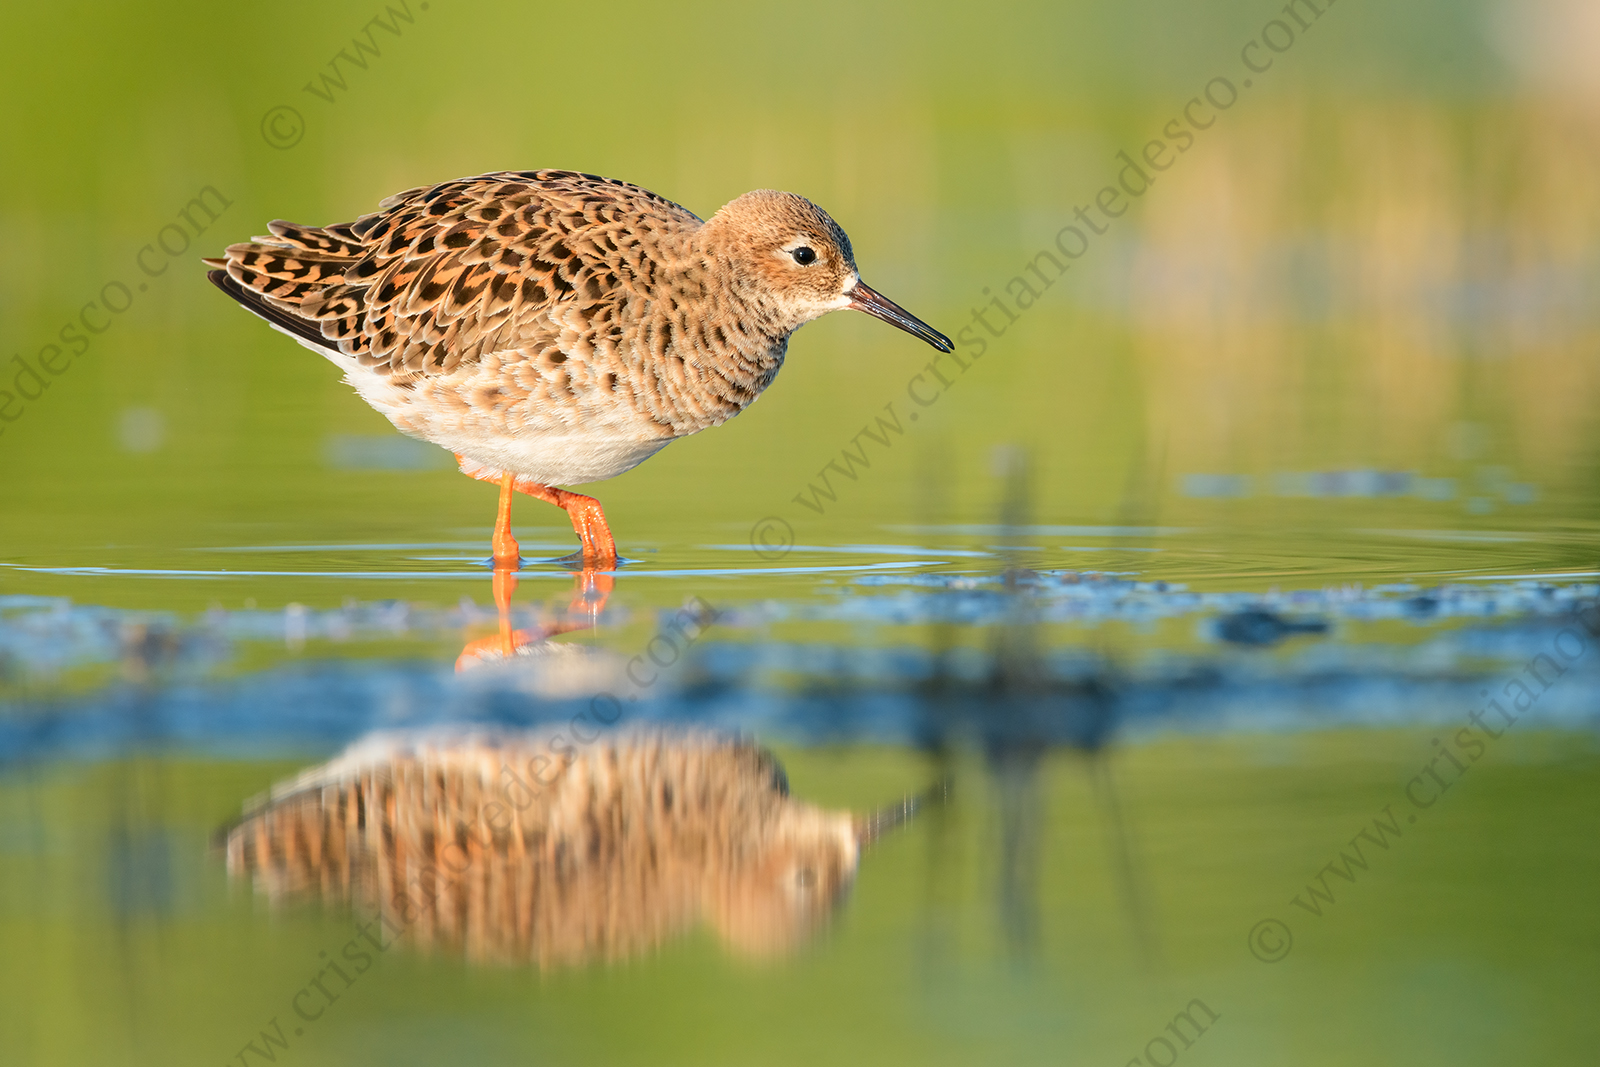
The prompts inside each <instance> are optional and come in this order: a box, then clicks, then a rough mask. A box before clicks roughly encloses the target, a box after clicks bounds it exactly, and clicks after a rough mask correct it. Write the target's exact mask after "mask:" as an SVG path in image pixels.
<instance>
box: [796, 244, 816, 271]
mask: <svg viewBox="0 0 1600 1067" xmlns="http://www.w3.org/2000/svg"><path fill="white" fill-rule="evenodd" d="M790 254H791V255H793V256H794V261H795V262H796V263H798V264H800V265H801V266H802V267H809V266H810V265H811V264H813V263H815V262H816V261H817V254H816V253H815V252H813V251H812V250H811V249H810V248H809V247H807V246H806V245H801V246H800V247H799V248H797V249H795V250H794V251H793V252H792V253H790Z"/></svg>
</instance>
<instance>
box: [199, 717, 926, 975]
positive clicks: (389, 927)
mask: <svg viewBox="0 0 1600 1067" xmlns="http://www.w3.org/2000/svg"><path fill="white" fill-rule="evenodd" d="M908 811H909V809H908V808H897V809H894V810H893V811H891V812H889V813H887V815H886V816H885V815H880V816H877V817H872V818H867V819H856V818H853V817H852V816H851V815H850V814H849V813H848V812H827V811H823V810H821V809H819V808H815V807H812V806H811V805H808V804H803V803H800V802H798V801H795V800H792V799H790V798H789V797H788V786H787V782H786V780H785V778H784V775H783V770H782V768H781V767H779V766H778V764H777V762H776V761H775V760H774V759H773V758H772V757H771V756H770V755H769V754H768V753H766V752H765V751H763V750H761V749H758V748H756V747H755V746H753V745H751V744H749V743H746V742H740V741H737V740H733V739H729V738H726V737H719V736H715V735H709V734H692V733H691V734H684V733H677V734H670V733H664V732H658V731H627V732H623V733H619V734H615V735H612V736H609V737H605V738H601V739H598V740H596V741H595V742H593V743H591V744H587V745H573V744H572V743H571V742H570V741H568V742H563V741H561V740H560V738H559V736H555V737H552V736H551V735H549V734H543V735H539V734H485V735H469V736H462V735H432V736H430V735H413V736H405V735H380V736H378V737H376V738H374V739H372V740H369V741H367V742H364V743H360V744H358V745H357V746H355V747H354V748H353V749H352V750H351V751H350V752H349V753H347V754H346V755H344V756H343V757H341V758H339V759H337V760H335V761H333V762H332V763H330V764H327V765H325V766H323V767H319V768H316V769H314V770H311V771H308V772H307V773H305V774H303V775H301V776H300V777H299V778H297V779H295V780H294V781H292V782H289V783H286V784H285V785H283V786H280V787H279V788H277V789H276V790H274V795H273V797H272V798H271V799H270V800H269V801H268V802H266V803H264V804H262V805H260V806H259V807H257V808H256V809H255V810H253V811H252V812H250V813H249V814H248V815H247V816H246V817H245V819H244V820H243V821H242V822H241V823H239V824H238V825H237V826H235V827H233V828H232V829H231V830H230V831H229V832H228V834H227V854H228V865H229V869H230V870H231V871H232V872H234V873H235V874H237V875H248V876H249V877H250V878H251V879H252V880H253V881H254V883H255V886H256V888H257V890H258V891H259V892H261V893H262V894H264V895H265V896H266V897H268V898H269V899H270V900H272V901H274V902H281V901H285V900H288V899H290V898H293V897H296V896H305V895H319V896H322V897H324V898H327V899H330V900H332V901H334V902H338V903H351V904H355V905H357V906H358V907H360V908H361V909H362V910H364V911H372V910H374V909H375V910H376V911H377V912H378V914H379V915H380V916H381V917H382V918H383V925H384V928H385V930H386V931H387V932H388V935H389V937H390V938H404V939H408V940H412V941H416V942H421V943H424V944H432V945H437V946H439V947H441V948H444V949H446V950H450V951H460V952H464V953H465V954H466V955H467V956H469V957H470V958H473V959H479V960H498V961H506V962H516V961H531V962H535V963H538V964H540V965H541V966H554V965H561V964H574V963H581V962H584V961H588V960H595V959H613V960H614V959H621V958H623V957H627V956H632V955H635V954H637V953H639V952H642V951H645V950H647V949H650V948H653V947H656V946H658V945H660V944H661V943H662V942H664V941H665V940H667V939H669V938H671V937H675V936H678V935H680V934H683V933H685V932H687V931H688V930H689V929H691V928H693V927H694V926H695V925H696V924H697V923H699V922H700V921H702V920H706V921H708V922H709V923H710V924H711V925H712V926H713V927H714V928H715V929H716V930H717V931H718V933H719V934H720V935H721V937H722V938H723V939H724V941H725V942H727V943H729V944H730V945H732V946H734V947H736V948H738V949H740V950H742V951H746V952H754V953H758V954H764V953H771V952H778V951H783V950H786V949H789V948H792V947H793V946H794V945H796V944H797V943H798V942H799V941H800V940H801V939H802V938H803V937H804V936H805V935H806V934H807V933H809V932H810V931H812V930H814V929H815V928H817V927H818V926H819V925H820V924H821V923H822V922H824V921H825V920H826V919H827V917H828V915H829V914H830V912H831V911H832V909H833V907H834V905H835V903H836V902H837V901H838V899H839V897H840V896H841V894H842V893H843V892H844V891H845V889H846V888H848V886H849V885H850V883H851V880H852V879H853V877H854V874H855V870H856V863H857V855H858V848H859V843H860V842H862V841H866V840H870V839H871V838H872V837H873V836H875V835H876V834H877V833H878V832H879V831H881V830H882V829H884V828H886V827H887V826H888V825H891V824H892V823H893V822H895V821H898V819H899V818H900V817H901V816H902V815H903V814H904V813H907V812H908Z"/></svg>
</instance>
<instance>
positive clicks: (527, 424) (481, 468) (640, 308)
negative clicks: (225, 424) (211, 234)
mask: <svg viewBox="0 0 1600 1067" xmlns="http://www.w3.org/2000/svg"><path fill="white" fill-rule="evenodd" d="M269 229H270V231H271V232H270V233H269V234H267V235H264V236H261V237H257V238H255V239H254V240H253V241H251V242H249V243H245V244H236V245H232V246H230V247H229V248H228V249H227V253H226V256H225V257H224V258H223V259H221V260H210V261H208V262H210V263H213V264H215V265H216V266H217V267H219V268H220V269H217V270H213V271H212V272H211V275H210V277H211V280H212V281H213V282H215V283H216V284H217V285H218V286H219V287H220V288H222V289H223V290H224V291H225V292H227V293H228V294H229V295H230V296H232V297H233V298H234V299H236V300H238V301H239V302H240V303H241V304H243V305H244V306H245V307H247V308H249V309H250V310H252V311H254V312H255V313H257V314H258V315H260V316H262V317H263V318H266V319H267V320H268V321H270V322H271V323H272V324H273V325H274V326H276V327H277V328H279V329H280V330H283V331H284V332H286V333H289V334H291V335H293V336H294V337H295V338H296V339H297V340H299V341H300V342H301V343H302V344H305V345H306V346H308V347H310V348H313V349H315V350H316V351H318V352H321V353H322V354H323V355H325V356H327V357H328V358H329V359H331V360H333V362H334V363H336V364H338V365H339V366H340V367H342V368H343V369H344V370H345V372H346V376H347V378H348V380H349V381H350V382H351V383H352V384H353V385H354V386H355V387H356V389H357V390H358V391H359V392H360V393H361V395H362V396H363V397H364V398H365V399H366V400H367V401H368V402H369V403H371V404H372V405H373V406H374V407H375V408H377V409H378V410H379V411H380V412H382V413H383V414H384V415H385V416H387V417H388V418H389V419H390V421H392V422H393V423H394V425H395V426H396V427H397V428H399V429H400V430H401V431H402V432H404V433H407V434H410V435H412V436H415V437H420V438H422V439H423V440H427V441H432V442H434V443H436V444H439V445H442V446H444V447H445V448H448V449H450V450H451V451H452V452H454V453H456V454H457V456H458V458H459V459H460V460H461V465H462V469H463V470H464V471H466V472H467V473H468V474H471V475H473V476H475V477H481V478H485V479H487V480H497V479H498V480H509V481H510V482H512V483H515V487H516V488H521V489H524V491H528V492H534V491H535V490H541V491H540V492H534V495H539V496H542V497H543V498H544V499H548V500H550V501H551V502H552V503H557V504H558V505H560V506H562V507H568V504H567V503H566V502H565V501H564V499H563V496H562V495H561V494H559V493H557V494H554V495H552V494H550V493H549V491H548V488H547V487H549V486H552V485H555V484H578V483H583V482H588V481H596V480H599V479H603V478H609V477H612V476H614V475H616V474H620V473H622V472H623V471H626V470H628V469H630V468H632V467H633V466H635V465H637V464H638V463H640V462H643V460H645V459H646V458H648V457H649V456H651V455H653V454H654V453H655V452H657V451H659V450H660V449H661V448H662V447H664V446H665V445H666V444H667V443H669V442H670V441H672V440H674V439H675V438H678V437H683V436H686V435H688V434H692V433H698V432H699V431H701V430H704V429H707V428H708V427H711V426H716V425H718V424H720V423H722V422H725V421H726V420H727V419H729V418H732V417H733V416H734V415H736V414H738V413H739V412H740V411H741V410H743V409H744V408H745V407H746V406H748V405H749V404H751V403H752V402H753V401H754V400H755V399H756V397H758V396H759V395H760V394H761V392H762V390H764V389H766V388H767V386H768V385H770V384H771V383H772V380H773V378H774V376H776V374H777V373H778V370H779V368H780V367H781V366H782V365H783V360H784V356H785V353H786V351H787V348H788V342H789V336H790V334H792V333H793V332H794V331H795V330H796V329H798V328H799V327H800V326H802V325H804V324H805V323H806V322H808V321H810V320H811V319H813V318H816V317H818V316H820V315H823V314H826V313H827V312H829V311H833V310H837V309H839V308H846V307H853V308H857V309H859V310H864V311H867V312H869V313H871V314H873V315H876V316H878V317H880V318H883V319H885V320H886V321H890V322H893V323H894V324H895V325H897V326H900V327H901V328H903V329H906V330H908V331H909V332H912V333H914V334H916V335H917V336H920V337H922V338H923V339H925V340H927V341H929V342H930V343H932V344H935V345H936V346H938V347H940V348H943V349H944V350H946V351H948V350H949V348H950V342H949V340H948V339H947V338H945V337H944V336H943V335H942V334H939V333H938V332H937V331H935V330H933V329H932V328H931V327H928V326H927V325H925V324H923V323H921V322H920V321H918V320H916V319H914V318H913V317H911V316H910V315H908V314H907V313H906V312H904V311H903V310H901V309H900V308H898V307H896V306H895V305H894V304H892V303H891V302H889V301H887V300H885V299H884V298H883V297H881V296H879V295H878V294H877V293H875V292H873V291H872V290H871V289H870V288H868V287H867V286H865V285H863V284H861V281H860V275H859V272H858V271H857V269H856V265H855V258H854V253H853V251H852V249H851V247H850V240H849V238H848V237H847V236H845V233H844V231H843V230H842V229H840V228H839V226H838V224H837V223H835V222H834V221H833V219H831V218H830V217H829V216H828V215H827V213H826V212H824V211H823V210H822V209H821V208H819V207H817V206H816V205H815V204H812V203H811V202H810V201H809V200H806V199H804V198H803V197H799V196H795V195H794V194H791V193H778V192H771V191H765V190H762V191H757V192H753V193H747V194H745V195H744V196H742V197H740V198H738V199H737V200H734V201H732V202H731V203H729V204H727V205H726V206H724V207H723V208H722V210H720V211H718V212H717V213H716V214H715V215H714V216H712V217H711V219H709V220H707V221H705V222H702V221H701V220H700V219H699V218H698V217H696V216H695V215H694V214H692V213H691V212H689V211H687V210H685V209H684V208H682V207H679V206H678V205H677V204H674V203H672V202H671V201H669V200H666V199H663V198H662V197H659V196H657V195H656V194H654V193H651V192H649V191H647V190H645V189H641V188H639V187H638V186H636V185H630V184H628V183H626V182H621V181H616V180H614V179H608V178H600V177H597V176H595V175H591V174H577V173H573V172H571V171H554V170H544V171H527V172H503V173H496V174H485V175H481V176H478V177H472V178H462V179H460V180H457V181H451V182H445V183H443V184H440V185H435V186H430V187H421V188H417V189H411V190H408V191H406V192H403V193H399V194H397V195H395V196H391V197H389V198H388V199H386V200H384V201H383V202H382V204H381V205H380V210H379V211H377V212H376V213H374V214H371V215H365V216H362V217H361V218H359V219H357V220H356V221H355V222H352V223H346V224H340V225H334V226H326V227H313V226H300V225H296V224H294V223H288V222H282V221H278V222H274V223H272V224H271V225H270V226H269ZM506 491H507V492H509V489H507V490H506ZM569 495H570V494H569ZM576 499H577V500H579V501H587V500H588V499H589V498H587V497H578V498H576ZM503 510H504V511H505V513H506V516H507V519H506V521H507V523H509V507H507V508H505V509H503ZM569 510H571V509H570V508H569ZM594 511H595V512H596V513H598V506H597V505H596V507H595V508H594ZM575 525H578V528H579V532H580V535H582V536H583V537H584V542H585V550H586V553H587V551H588V549H589V547H590V540H591V539H590V536H589V535H588V534H586V533H585V532H584V529H583V527H582V525H581V524H576V518H575ZM600 525H601V526H602V527H603V526H604V522H603V519H601V520H600ZM506 536H507V537H509V529H507V531H506ZM606 537H607V538H608V539H609V531H607V533H606ZM513 547H514V542H513ZM497 555H498V549H497Z"/></svg>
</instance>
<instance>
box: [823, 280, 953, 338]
mask: <svg viewBox="0 0 1600 1067" xmlns="http://www.w3.org/2000/svg"><path fill="white" fill-rule="evenodd" d="M844 295H845V296H848V297H849V298H850V306H851V307H853V308H855V309H856V310H857V311H865V312H866V313H867V314H868V315H871V316H872V317H873V318H875V319H882V320H883V321H884V322H887V323H890V324H891V325H894V326H898V327H900V328H901V329H902V330H904V331H905V332H906V333H909V334H911V335H912V336H913V337H920V338H922V339H923V340H924V341H926V342H928V343H929V344H930V345H932V346H933V347H934V348H937V349H938V350H939V351H941V352H953V351H955V347H956V346H955V345H953V344H951V343H950V338H948V337H946V336H945V335H944V334H942V333H940V332H939V331H938V330H935V329H934V328H933V327H932V326H929V325H928V324H927V323H925V322H923V321H922V320H921V319H919V318H917V317H916V316H915V315H913V314H911V312H909V311H907V310H906V309H905V308H903V307H901V306H900V305H899V304H896V303H895V302H894V301H893V300H890V299H889V298H888V297H886V296H884V295H883V294H882V293H880V292H878V291H877V290H876V289H873V288H872V287H871V286H869V285H868V284H867V283H866V282H861V281H858V282H856V285H855V288H854V289H851V290H850V291H849V292H848V293H846V294H844Z"/></svg>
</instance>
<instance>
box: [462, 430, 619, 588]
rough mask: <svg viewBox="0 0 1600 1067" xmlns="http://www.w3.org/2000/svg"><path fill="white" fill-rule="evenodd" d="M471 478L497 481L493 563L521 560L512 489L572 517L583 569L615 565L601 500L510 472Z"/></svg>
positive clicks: (612, 541)
mask: <svg viewBox="0 0 1600 1067" xmlns="http://www.w3.org/2000/svg"><path fill="white" fill-rule="evenodd" d="M456 461H457V462H462V460H461V456H460V455H457V456H456ZM472 477H474V478H477V479H478V480H479V481H483V482H494V481H498V482H499V483H500V511H499V515H498V517H497V518H496V520H495V527H494V559H495V565H496V566H500V565H502V564H504V565H511V564H513V563H516V562H518V561H519V560H520V556H519V554H518V548H517V542H516V540H515V539H514V538H513V537H512V536H511V492H512V490H513V489H514V490H516V491H517V492H519V493H526V494H527V495H528V496H531V497H537V498H538V499H540V500H543V501H544V502H545V503H547V504H554V505H555V506H556V507H558V508H560V509H561V510H562V511H565V512H566V513H567V517H568V518H569V519H571V520H572V529H573V530H574V532H576V533H577V535H578V540H579V541H580V542H582V543H583V565H584V567H585V569H590V568H596V569H600V570H610V569H611V568H612V567H615V566H616V565H617V542H616V539H615V538H613V537H612V536H611V527H610V526H608V525H607V524H606V515H605V511H604V510H602V509H601V507H600V501H598V500H596V499H595V498H594V497H592V496H584V495H583V494H582V493H569V492H568V491H567V490H565V489H555V488H552V487H551V486H548V485H539V484H537V483H535V482H518V481H517V480H516V477H515V476H514V475H513V474H511V472H509V471H506V472H503V473H501V474H500V475H499V476H496V475H493V474H489V473H487V472H483V473H479V474H474V475H472Z"/></svg>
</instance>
